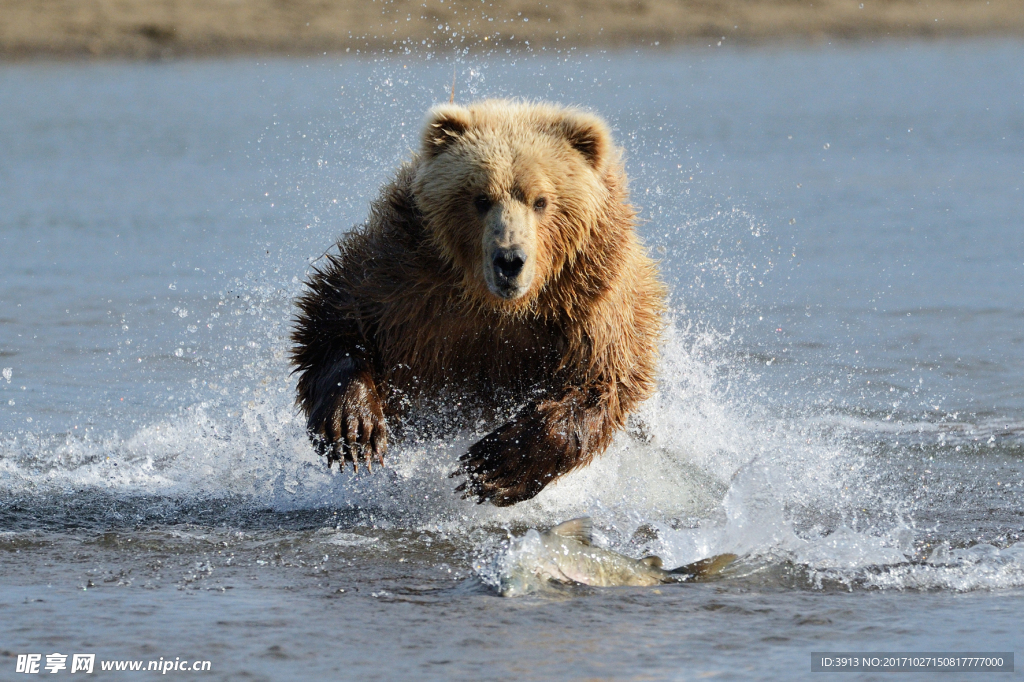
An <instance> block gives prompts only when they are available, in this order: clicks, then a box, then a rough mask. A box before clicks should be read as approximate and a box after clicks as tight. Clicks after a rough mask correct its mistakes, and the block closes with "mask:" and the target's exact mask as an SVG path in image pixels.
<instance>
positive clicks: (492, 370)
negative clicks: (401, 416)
mask: <svg viewBox="0 0 1024 682" xmlns="http://www.w3.org/2000/svg"><path fill="white" fill-rule="evenodd" d="M379 341H382V342H383V343H380V345H379V347H380V351H381V360H382V364H383V367H382V368H381V369H382V370H383V371H384V373H385V375H386V377H387V380H388V383H389V384H390V385H391V386H392V387H393V388H396V389H398V390H400V391H402V392H403V393H406V394H410V395H414V396H432V395H441V394H455V395H459V394H461V395H465V396H467V397H476V398H479V399H481V400H482V402H484V403H490V402H494V401H498V402H503V401H507V400H509V399H511V400H520V399H523V398H526V397H528V394H530V393H532V392H537V391H543V390H544V389H545V388H546V387H547V385H548V384H549V383H550V380H551V379H552V375H553V373H554V371H555V369H556V368H557V366H558V357H559V356H560V350H561V348H563V347H564V342H563V341H562V340H561V337H560V334H559V333H558V332H557V330H555V329H553V328H551V327H550V326H549V325H545V324H543V323H541V322H539V321H535V320H529V319H528V320H520V321H515V322H513V321H508V320H502V319H500V318H496V317H491V316H486V315H479V314H473V313H472V312H467V311H460V310H458V309H455V310H452V309H451V308H449V309H448V310H438V311H431V310H428V311H426V312H425V314H423V315H419V316H416V318H415V319H414V320H411V321H410V323H409V324H403V325H400V326H399V327H398V328H394V329H389V330H388V331H387V333H386V334H385V338H383V339H379Z"/></svg>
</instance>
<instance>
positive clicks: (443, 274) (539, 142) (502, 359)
mask: <svg viewBox="0 0 1024 682" xmlns="http://www.w3.org/2000/svg"><path fill="white" fill-rule="evenodd" d="M480 192H486V193H487V194H488V195H490V196H494V197H498V198H501V200H504V201H508V202H511V201H521V202H525V203H526V205H528V206H529V205H531V204H530V202H532V201H534V199H535V197H537V196H541V195H543V196H544V197H546V198H547V199H548V202H549V203H548V205H547V208H546V209H544V210H543V211H542V212H540V213H538V214H537V216H535V218H536V220H537V223H536V225H537V228H536V229H537V243H536V253H535V254H533V257H535V258H536V264H537V265H536V267H537V273H536V276H535V277H534V279H533V282H532V284H531V285H530V288H529V290H528V291H527V293H526V294H525V295H523V296H521V297H520V298H516V299H514V300H505V299H502V298H500V297H498V296H496V295H495V294H493V293H492V292H491V291H489V290H488V288H487V284H486V283H485V281H484V276H483V267H485V266H484V265H483V264H482V263H483V259H482V258H481V255H480V246H479V243H480V224H479V220H476V219H475V218H474V214H473V212H472V211H473V209H472V206H473V197H474V196H477V195H478V194H479V193H480ZM531 215H532V214H531ZM634 218H635V215H634V211H633V209H632V207H631V206H630V205H629V203H628V196H627V188H626V178H625V174H624V171H623V167H622V163H621V160H620V157H619V153H618V151H617V149H616V148H615V147H614V146H613V143H612V141H611V136H610V134H609V132H608V130H607V127H606V126H605V124H604V123H603V122H602V121H601V120H600V119H599V118H597V117H595V116H593V115H591V114H587V113H585V112H581V111H578V110H573V109H565V108H562V107H557V106H553V105H547V104H535V103H525V102H518V101H507V100H499V101H494V100H490V101H485V102H480V103H476V104H474V105H470V106H469V107H459V106H454V105H442V106H440V107H436V108H435V109H433V110H432V111H431V113H430V115H429V116H428V122H427V125H426V127H425V131H424V135H423V143H422V150H421V152H420V154H418V155H417V156H416V157H414V158H413V160H412V161H410V162H409V163H407V164H405V165H403V166H402V168H400V169H399V171H398V173H397V176H396V177H395V179H394V180H393V181H392V182H391V183H390V184H388V185H387V186H385V187H384V188H383V190H382V192H381V195H380V196H379V198H378V199H377V200H376V201H375V202H374V203H373V205H372V207H371V210H370V216H369V219H368V220H367V222H366V223H365V224H363V225H362V226H360V227H358V228H356V229H354V230H353V231H352V232H350V233H348V234H346V235H344V236H343V237H342V238H341V240H340V241H339V243H338V249H337V252H332V253H330V254H328V255H327V256H326V257H325V260H324V262H323V263H322V264H321V265H319V266H318V267H317V268H316V269H315V270H314V271H313V273H312V275H311V277H310V278H309V281H308V289H307V291H306V292H305V293H304V294H303V295H302V296H301V297H300V298H299V300H298V307H299V314H298V318H297V321H296V327H295V331H294V333H293V340H294V343H295V345H294V349H293V355H292V357H293V361H294V363H295V365H296V371H297V372H298V374H299V381H298V404H299V405H300V407H301V408H302V410H303V411H304V412H305V414H306V416H307V419H308V428H309V432H310V436H311V438H312V439H313V441H314V443H315V444H317V447H318V449H319V451H320V452H321V454H326V455H327V457H328V465H330V463H331V462H333V461H335V460H338V461H340V462H341V465H342V466H343V465H344V462H346V461H351V462H353V464H355V465H358V462H359V459H360V457H364V458H365V460H366V462H367V463H369V462H370V461H371V455H372V456H374V457H376V458H377V459H378V460H380V461H381V462H383V454H384V451H385V449H386V447H387V443H386V438H387V429H386V424H387V423H389V422H390V423H391V425H392V426H395V425H396V424H397V423H398V420H400V419H401V418H402V415H403V413H404V412H405V411H406V410H407V409H408V406H409V405H410V404H411V405H418V404H419V405H422V404H423V401H424V400H429V399H432V398H437V397H439V396H453V397H461V396H466V397H474V398H475V399H476V400H477V401H478V402H479V403H480V404H482V405H490V406H492V407H502V405H503V404H505V405H507V404H509V403H512V404H516V405H521V406H522V409H520V410H519V411H518V413H517V414H516V416H515V417H514V418H513V419H512V420H511V421H509V422H507V423H505V424H504V425H502V426H500V427H499V428H498V429H497V430H495V431H493V432H492V433H490V434H489V435H487V436H485V437H484V438H483V439H482V440H480V441H479V442H477V443H476V444H475V445H473V446H472V447H471V448H470V449H469V452H468V453H467V454H466V455H465V456H463V458H462V461H461V465H460V467H459V468H458V469H457V470H456V471H455V472H454V473H453V476H455V475H460V476H465V477H466V480H465V481H464V482H463V483H462V485H460V486H459V488H458V490H462V491H464V494H465V495H466V496H475V497H476V498H477V499H478V500H479V501H481V502H482V501H486V500H489V501H491V502H492V503H494V504H496V505H500V506H505V505H511V504H515V503H516V502H519V501H522V500H526V499H529V498H531V497H533V496H534V495H536V494H537V493H538V492H540V490H541V489H543V488H544V486H545V485H547V484H548V483H550V482H551V481H553V480H555V479H556V478H557V477H559V476H561V475H562V474H565V473H566V472H568V471H571V470H572V469H575V468H577V467H580V466H584V465H586V464H587V463H589V462H590V461H591V460H592V459H593V457H594V456H595V455H597V454H600V453H601V452H602V451H604V449H605V448H606V447H607V446H608V444H609V443H610V441H611V439H612V437H613V435H614V433H615V432H616V431H617V430H618V429H620V428H622V426H623V425H624V423H625V420H626V417H627V415H628V413H629V412H630V411H632V410H633V409H634V408H635V407H636V406H637V404H638V403H640V402H641V401H642V400H644V399H645V398H647V397H648V396H649V395H650V394H651V392H652V391H653V390H654V386H655V378H654V374H655V366H656V362H657V342H658V336H659V332H660V320H661V313H662V309H663V300H664V289H663V286H662V285H661V283H660V282H659V280H658V276H657V272H656V268H655V266H654V264H653V263H652V261H651V260H650V259H649V258H648V257H647V255H646V252H645V250H644V249H643V247H642V246H641V245H640V244H639V242H638V241H637V238H636V235H635V232H634V229H633V223H634Z"/></svg>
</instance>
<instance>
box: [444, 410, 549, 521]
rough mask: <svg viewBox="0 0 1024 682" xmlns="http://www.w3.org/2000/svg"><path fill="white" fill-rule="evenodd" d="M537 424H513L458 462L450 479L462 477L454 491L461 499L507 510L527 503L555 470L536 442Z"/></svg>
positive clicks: (489, 436) (474, 446)
mask: <svg viewBox="0 0 1024 682" xmlns="http://www.w3.org/2000/svg"><path fill="white" fill-rule="evenodd" d="M538 435H539V424H536V423H533V420H526V421H523V422H520V421H513V422H510V423H508V424H505V425H504V426H502V427H501V428H499V429H498V430H496V431H494V432H493V433H491V434H489V435H487V436H485V437H484V438H483V439H481V440H480V441H479V442H477V443H476V444H475V445H473V446H472V447H471V448H469V452H467V453H466V454H465V455H463V456H462V457H461V458H460V462H461V464H460V465H459V468H458V469H456V470H455V471H453V472H452V474H451V476H452V477H455V476H465V477H466V480H465V481H463V482H462V483H461V484H460V485H459V487H457V488H456V489H455V490H456V492H461V493H462V497H463V499H466V498H469V497H475V498H476V501H477V503H483V502H490V503H491V504H493V505H495V506H497V507H508V506H511V505H513V504H516V503H517V502H522V501H523V500H528V499H530V498H531V497H533V496H534V495H536V494H537V493H539V492H540V491H541V490H543V488H544V486H546V485H547V484H548V483H550V482H551V481H552V480H554V478H555V477H556V476H557V473H558V471H557V470H558V467H557V465H556V463H555V462H554V461H552V460H553V458H552V457H551V453H549V452H545V451H544V448H543V447H542V446H541V443H540V442H539V440H538Z"/></svg>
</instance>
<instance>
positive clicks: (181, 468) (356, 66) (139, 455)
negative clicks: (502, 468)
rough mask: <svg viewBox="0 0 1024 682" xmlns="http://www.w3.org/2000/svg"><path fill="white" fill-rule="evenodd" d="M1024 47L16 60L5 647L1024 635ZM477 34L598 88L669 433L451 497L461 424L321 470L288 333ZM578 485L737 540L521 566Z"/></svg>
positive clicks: (407, 670)
mask: <svg viewBox="0 0 1024 682" xmlns="http://www.w3.org/2000/svg"><path fill="white" fill-rule="evenodd" d="M1022 63H1024V46H1022V45H1021V44H1020V43H1014V42H962V43H941V42H940V43H927V44H924V43H914V44H897V43H892V44H880V45H864V46H858V47H834V46H820V47H806V48H762V49H750V50H746V49H732V50H729V49H723V48H717V47H715V48H706V49H696V48H695V49H692V50H687V51H680V52H663V53H633V52H629V53H612V54H603V53H602V54H593V55H588V54H585V53H579V52H577V53H570V54H562V55H555V54H525V55H511V54H508V55H506V54H494V55H491V56H489V57H486V58H484V57H480V58H477V57H473V56H472V55H468V56H467V55H463V56H462V57H460V58H458V59H451V58H448V57H445V56H438V55H431V56H430V58H427V56H415V57H414V56H402V55H389V56H388V57H387V58H382V59H376V60H373V59H360V58H359V57H351V58H349V57H346V58H344V59H341V60H339V59H337V58H336V59H327V58H324V60H322V61H300V60H274V61H270V62H265V61H256V60H237V61H209V62H174V63H166V64H162V63H152V64H117V63H112V64H21V65H4V66H2V67H0V254H2V255H0V370H2V374H0V557H2V560H0V616H2V617H0V649H2V652H0V653H3V654H4V655H3V656H0V679H9V678H16V677H17V676H16V674H15V673H14V672H13V671H14V670H15V658H14V656H16V655H17V654H19V653H33V652H34V653H52V652H54V651H56V652H63V653H66V654H71V653H96V654H97V657H98V658H99V659H108V660H109V659H141V660H151V659H158V658H159V657H164V658H165V659H166V658H170V659H173V658H175V657H180V658H189V659H205V660H210V661H211V663H212V670H211V672H209V673H204V674H202V676H203V677H204V678H206V677H208V678H211V679H228V678H231V679H234V678H236V677H243V676H245V677H247V678H250V679H295V678H299V677H306V676H311V675H314V676H315V675H323V676H326V677H331V678H360V679H393V678H396V677H398V676H400V675H408V676H413V675H415V676H417V677H422V678H427V679H490V678H498V679H507V678H510V677H516V678H519V679H551V678H554V677H560V678H569V679H584V678H585V679H622V678H643V679H646V678H651V679H665V678H667V679H698V678H702V677H705V676H711V675H715V676H716V678H717V679H805V678H817V677H820V676H821V675H826V676H827V675H828V674H827V673H814V674H812V673H811V672H810V653H811V652H812V651H823V650H839V651H943V650H951V651H978V650H982V651H1013V650H1014V649H1017V650H1018V651H1021V652H1024V647H1022V646H1021V645H1022V644H1024V637H1022V635H1021V628H1020V625H1019V614H1020V612H1021V608H1022V606H1024V589H1022V588H1024V462H1022V458H1024V236H1022V235H1024V191H1022V187H1024V95H1022V93H1024V70H1022V69H1021V68H1020V65H1021V64H1022ZM453 66H454V67H455V70H456V75H457V79H456V80H457V90H456V97H457V99H458V100H459V101H467V100H469V99H472V98H477V97H484V96H524V97H531V98H544V99H550V100H555V101H560V102H563V103H573V104H580V105H583V106H586V107H589V108H591V109H593V110H595V111H598V112H599V113H601V114H603V115H604V116H606V117H607V118H608V120H609V121H610V122H611V123H612V125H613V128H614V130H615V134H616V136H617V138H618V141H619V143H620V144H622V145H623V147H624V149H625V152H626V158H627V168H628V171H629V173H630V176H631V178H632V191H633V197H634V202H635V204H636V205H637V206H638V208H639V209H640V213H641V217H642V220H641V224H640V226H639V230H640V232H641V233H642V235H643V238H644V240H645V242H646V243H647V245H648V246H649V247H650V249H651V252H652V255H654V256H655V257H657V258H658V259H660V261H661V268H662V272H663V275H664V277H665V279H666V281H667V282H668V284H669V286H670V289H671V292H672V294H671V295H672V306H671V307H672V311H671V314H670V319H669V326H668V331H667V332H666V335H665V338H664V341H663V348H662V357H663V359H662V366H661V374H660V390H659V393H658V394H657V395H656V396H655V397H654V398H652V399H651V400H650V401H649V403H648V404H647V405H645V407H644V409H643V414H642V418H643V423H644V424H645V425H646V426H645V430H646V432H647V435H648V436H649V437H648V438H646V439H641V438H637V437H635V436H631V435H629V434H622V435H621V436H620V437H619V438H618V439H617V440H616V441H615V442H614V444H613V445H612V447H611V449H610V450H609V452H608V453H607V454H606V455H604V456H603V457H602V458H600V459H599V460H598V461H597V462H595V464H593V465H592V466H590V467H589V468H587V469H586V470H583V471H580V472H577V473H574V474H572V475H570V476H568V477H566V478H565V479H564V480H562V481H561V482H559V484H558V485H555V486H551V487H549V488H548V489H547V490H545V491H544V492H543V493H542V494H541V495H539V496H538V497H537V498H536V499H535V500H533V501H530V502H528V503H524V504H521V505H518V506H516V507H514V508H512V509H502V510H499V509H495V508H491V507H489V506H477V505H474V504H471V503H468V502H464V501H462V500H460V499H458V497H457V496H456V495H454V494H453V492H452V487H453V482H452V481H450V480H449V479H448V478H447V474H448V472H449V471H450V470H451V469H452V468H453V467H454V462H455V461H456V460H457V458H458V456H459V455H460V454H461V453H462V452H464V450H465V448H466V447H467V446H468V445H469V444H471V443H472V442H473V441H474V440H475V439H476V438H478V437H479V435H480V434H476V433H474V432H473V430H472V425H471V424H467V425H466V427H465V429H463V430H462V432H461V433H460V434H459V435H458V436H457V437H455V438H446V439H443V440H439V439H436V438H431V437H429V436H424V437H422V438H410V439H409V441H407V442H405V443H402V444H398V445H397V446H396V447H393V449H392V452H391V455H390V459H389V462H388V466H387V467H386V468H385V469H384V470H383V471H377V472H375V473H373V474H372V475H369V474H367V473H366V472H361V473H359V474H358V475H353V474H352V473H351V470H348V471H346V472H345V473H343V474H339V473H337V471H336V470H335V471H334V472H328V471H327V470H326V468H325V467H324V465H323V463H322V462H320V461H318V460H317V458H316V456H315V455H314V454H313V452H312V451H311V449H310V448H309V446H308V444H307V442H306V439H305V436H304V434H303V427H302V423H301V421H300V419H299V417H298V416H297V413H296V410H295V408H294V407H293V404H292V398H293V391H294V377H293V376H291V374H290V368H289V366H288V363H287V359H286V353H287V350H288V343H287V334H288V330H289V325H290V317H291V315H292V309H291V301H292V299H293V298H294V297H295V295H296V294H297V293H298V292H299V291H300V290H301V280H302V278H303V277H304V275H305V273H306V272H307V271H308V267H309V265H310V263H312V262H313V261H314V260H315V259H316V258H318V257H319V256H320V255H321V254H322V253H323V252H324V251H325V249H327V248H328V246H329V245H330V244H331V243H332V240H333V239H334V238H335V237H337V235H339V234H340V233H342V232H343V231H345V230H346V229H348V228H349V226H351V225H353V224H355V223H357V222H359V221H361V220H362V219H363V217H364V215H365V212H366V208H367V205H368V202H369V201H370V199H371V198H372V197H373V196H374V193H375V192H376V189H377V187H379V185H380V184H381V183H383V182H385V181H387V179H388V178H389V177H390V174H391V173H392V172H393V169H394V168H395V167H396V166H397V164H398V163H400V161H401V160H402V159H404V158H407V157H408V155H409V154H410V150H411V149H414V148H416V147H417V144H418V143H417V138H418V129H419V125H420V122H421V120H422V117H423V114H424V112H425V110H426V109H427V108H428V107H429V106H430V105H431V104H433V103H436V102H438V101H444V100H447V98H448V96H449V88H450V83H451V75H452V68H453ZM422 416H423V418H424V419H425V420H427V421H429V419H430V418H431V416H432V415H429V414H428V415H422ZM584 514H589V515H591V516H593V518H594V520H595V524H596V529H597V542H598V543H599V544H601V545H603V546H606V547H610V548H612V549H615V550H617V551H620V552H623V553H625V554H628V555H630V556H633V557H640V556H644V555H646V554H658V555H660V556H662V557H663V558H664V561H665V564H666V565H668V566H675V565H681V564H684V563H688V562H690V561H694V560H697V559H700V558H703V557H705V556H708V555H710V554H718V553H723V552H732V553H736V554H738V555H740V556H741V559H740V560H739V562H738V563H737V564H736V565H735V566H733V567H732V568H731V569H730V570H729V571H727V572H726V573H725V574H724V575H722V576H721V577H720V579H718V580H715V581H711V582H707V583H702V584H689V585H687V584H682V585H667V586H664V587H661V588H657V589H654V588H610V589H595V588H582V587H580V588H570V589H559V590H551V591H543V592H539V593H537V594H533V595H528V596H524V597H516V598H502V597H500V596H498V595H497V592H496V590H495V586H496V584H497V581H498V579H499V577H500V576H499V573H500V567H501V566H502V565H503V562H502V560H503V559H505V558H508V553H509V552H515V551H516V549H515V545H514V544H510V542H509V538H510V537H512V536H516V535H521V534H522V533H524V532H525V531H526V530H527V529H529V528H543V527H547V526H550V525H553V524H555V523H558V522H559V521H563V520H566V519H569V518H573V517H575V516H580V515H584ZM65 674H67V673H66V672H65ZM169 674H173V675H178V676H195V677H198V676H200V675H199V674H198V673H180V672H178V673H169ZM99 675H100V676H102V674H101V673H100V674H99ZM125 675H126V674H125V673H120V676H121V677H124V676H125ZM1014 675H1016V676H1018V677H1019V676H1020V673H1014ZM109 676H110V677H112V678H113V677H117V676H118V674H116V673H109ZM911 677H913V676H911ZM844 679H845V678H844Z"/></svg>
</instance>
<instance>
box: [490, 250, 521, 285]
mask: <svg viewBox="0 0 1024 682" xmlns="http://www.w3.org/2000/svg"><path fill="white" fill-rule="evenodd" d="M525 264H526V252H525V251H523V250H522V249H498V250H497V251H496V252H495V253H494V271H495V272H496V273H498V274H499V275H501V277H503V278H504V279H515V278H516V277H518V276H519V273H520V272H522V270H523V265H525Z"/></svg>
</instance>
